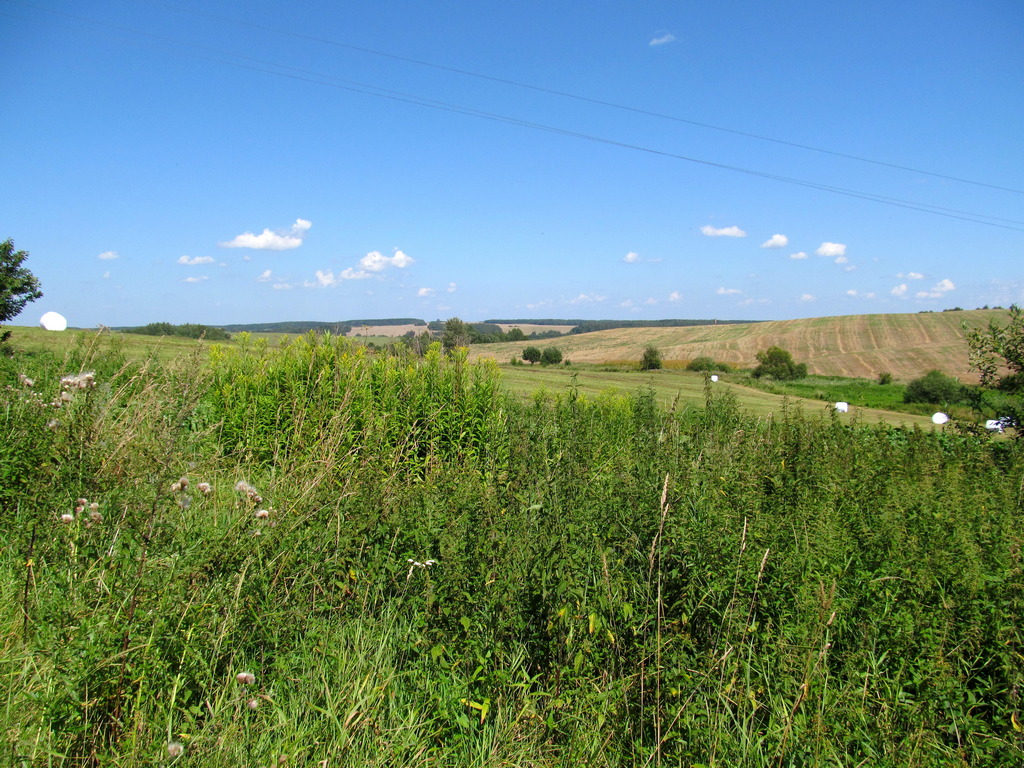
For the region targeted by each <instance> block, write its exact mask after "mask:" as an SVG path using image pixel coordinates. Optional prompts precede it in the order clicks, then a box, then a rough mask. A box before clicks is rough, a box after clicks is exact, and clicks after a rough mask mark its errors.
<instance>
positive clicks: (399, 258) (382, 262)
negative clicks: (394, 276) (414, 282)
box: [359, 248, 413, 272]
mask: <svg viewBox="0 0 1024 768" xmlns="http://www.w3.org/2000/svg"><path fill="white" fill-rule="evenodd" d="M412 263H413V259H412V258H410V257H409V256H406V255H405V254H404V253H403V252H402V251H400V250H398V249H397V248H396V249H395V255H394V256H385V255H384V254H383V253H381V252H380V251H370V252H369V253H368V254H366V255H365V256H363V258H361V259H360V260H359V266H361V267H362V268H363V269H365V270H367V271H369V272H381V271H383V270H384V269H386V268H387V267H397V268H398V269H405V268H406V267H407V266H409V265H410V264H412Z"/></svg>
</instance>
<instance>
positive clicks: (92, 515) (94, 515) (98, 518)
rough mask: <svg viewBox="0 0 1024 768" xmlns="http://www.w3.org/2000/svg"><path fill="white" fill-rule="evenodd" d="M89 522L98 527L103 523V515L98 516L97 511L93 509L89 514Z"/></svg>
mask: <svg viewBox="0 0 1024 768" xmlns="http://www.w3.org/2000/svg"><path fill="white" fill-rule="evenodd" d="M89 520H91V521H92V522H94V523H96V524H97V525H99V524H100V523H102V522H103V515H102V514H100V512H99V511H97V510H95V509H94V510H93V511H92V512H90V513H89Z"/></svg>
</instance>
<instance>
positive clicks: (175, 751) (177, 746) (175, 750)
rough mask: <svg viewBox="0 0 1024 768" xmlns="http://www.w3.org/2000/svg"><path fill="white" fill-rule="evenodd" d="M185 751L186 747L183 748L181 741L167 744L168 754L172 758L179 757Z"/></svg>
mask: <svg viewBox="0 0 1024 768" xmlns="http://www.w3.org/2000/svg"><path fill="white" fill-rule="evenodd" d="M184 751H185V747H184V746H182V744H181V742H180V741H169V742H167V754H168V755H170V756H171V757H177V756H178V755H180V754H181V753H182V752H184Z"/></svg>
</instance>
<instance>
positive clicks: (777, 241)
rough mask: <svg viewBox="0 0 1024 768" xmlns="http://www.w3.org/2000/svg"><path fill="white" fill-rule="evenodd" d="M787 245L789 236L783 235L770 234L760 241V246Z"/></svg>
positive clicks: (777, 246)
mask: <svg viewBox="0 0 1024 768" xmlns="http://www.w3.org/2000/svg"><path fill="white" fill-rule="evenodd" d="M787 245H789V238H788V237H786V236H785V235H772V236H771V237H769V238H768V239H767V240H765V241H764V242H763V243H761V247H762V248H785V247H786V246H787Z"/></svg>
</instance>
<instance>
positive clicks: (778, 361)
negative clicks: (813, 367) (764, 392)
mask: <svg viewBox="0 0 1024 768" xmlns="http://www.w3.org/2000/svg"><path fill="white" fill-rule="evenodd" d="M757 362H758V366H757V367H756V368H755V369H754V370H753V372H752V373H751V375H752V376H753V377H754V378H755V379H760V378H762V377H763V376H771V377H772V378H773V379H777V380H778V381H791V380H793V379H802V378H804V377H806V376H807V365H806V364H804V363H800V364H797V363H794V362H793V356H792V355H791V354H790V353H789V352H787V351H786V350H784V349H782V347H769V348H768V349H766V350H764V351H763V352H758V353H757Z"/></svg>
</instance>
